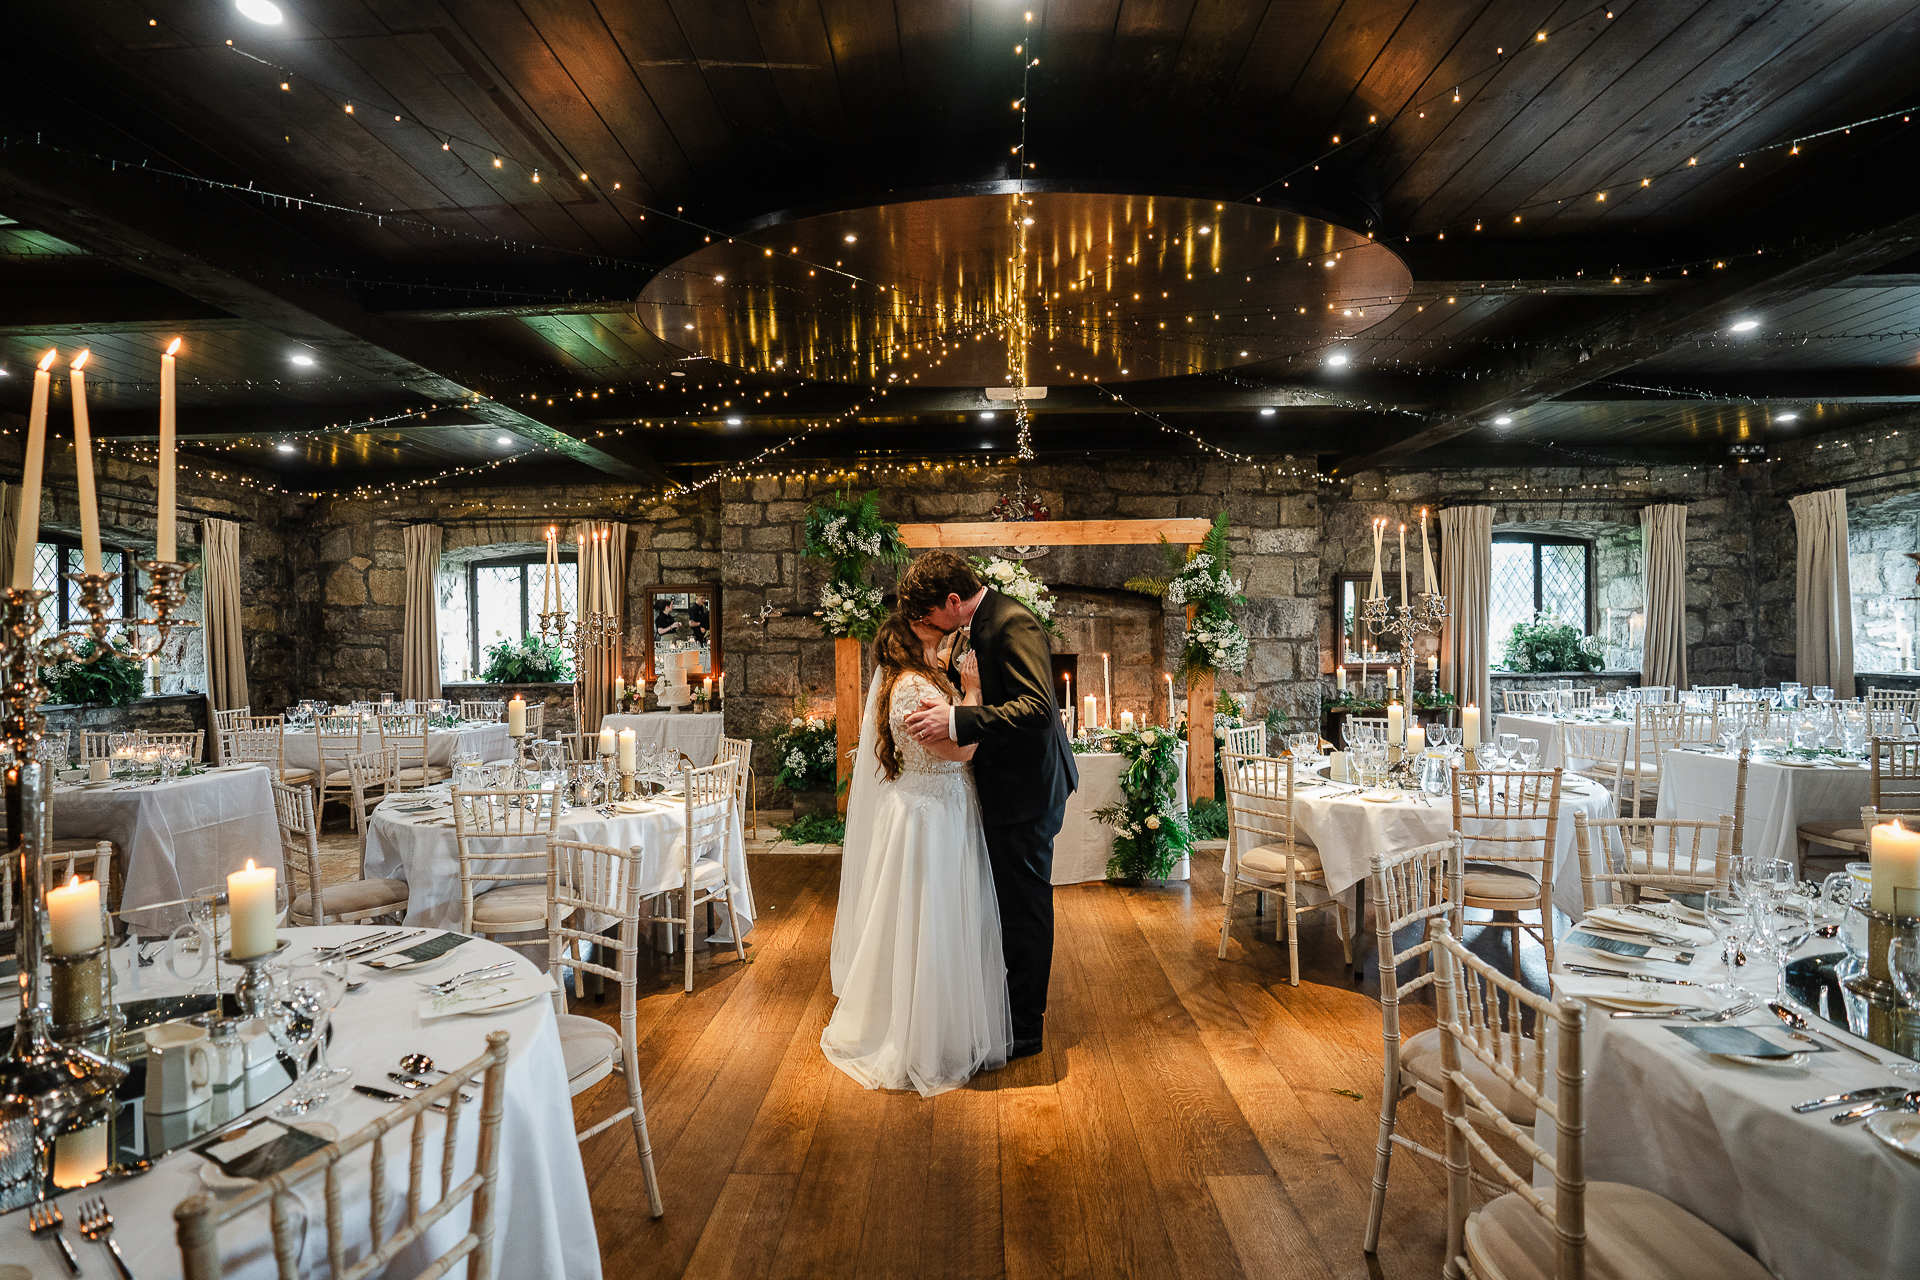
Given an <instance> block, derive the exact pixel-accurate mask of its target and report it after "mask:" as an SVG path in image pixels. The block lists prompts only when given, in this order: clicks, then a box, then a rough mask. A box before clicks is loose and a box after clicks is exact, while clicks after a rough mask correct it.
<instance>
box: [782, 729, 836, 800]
mask: <svg viewBox="0 0 1920 1280" xmlns="http://www.w3.org/2000/svg"><path fill="white" fill-rule="evenodd" d="M839 755H840V744H839V741H838V739H837V737H836V736H835V732H834V724H833V721H831V720H827V719H823V718H822V717H820V716H810V715H795V716H794V717H793V719H791V720H789V721H788V722H787V727H786V728H785V729H783V730H781V732H780V735H779V736H778V737H776V738H775V739H774V740H773V758H774V759H775V760H778V761H779V762H780V772H779V773H778V774H777V775H775V776H776V778H777V779H778V781H779V783H780V785H781V786H783V787H785V788H786V789H787V790H789V791H830V790H832V789H833V784H834V777H835V774H836V773H837V770H836V767H835V766H836V765H837V764H838V762H839Z"/></svg>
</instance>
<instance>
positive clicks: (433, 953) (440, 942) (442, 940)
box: [364, 933, 473, 969]
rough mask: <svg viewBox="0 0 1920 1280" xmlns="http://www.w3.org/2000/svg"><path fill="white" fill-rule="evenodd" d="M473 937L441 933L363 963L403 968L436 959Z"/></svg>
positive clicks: (371, 967)
mask: <svg viewBox="0 0 1920 1280" xmlns="http://www.w3.org/2000/svg"><path fill="white" fill-rule="evenodd" d="M472 941H473V939H472V938H470V937H468V936H467V935H466V934H464V933H443V934H441V935H440V936H439V937H437V938H429V939H427V940H426V941H425V942H422V943H420V944H418V945H416V946H411V947H408V948H407V949H406V950H405V951H394V952H390V953H389V954H387V955H384V956H381V957H380V958H379V959H378V960H368V961H365V962H364V963H365V964H366V966H367V968H369V969H404V968H406V967H407V966H408V965H415V964H422V963H424V962H426V961H428V960H438V959H439V958H440V957H441V956H443V955H445V954H447V952H449V951H451V950H453V949H454V948H455V947H463V946H465V945H466V944H467V943H469V942H472Z"/></svg>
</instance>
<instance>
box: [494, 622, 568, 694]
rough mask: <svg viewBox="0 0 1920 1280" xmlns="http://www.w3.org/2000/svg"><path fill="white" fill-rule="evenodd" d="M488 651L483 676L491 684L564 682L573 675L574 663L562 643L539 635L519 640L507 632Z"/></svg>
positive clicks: (530, 635)
mask: <svg viewBox="0 0 1920 1280" xmlns="http://www.w3.org/2000/svg"><path fill="white" fill-rule="evenodd" d="M495 634H498V633H497V632H496V633H495ZM486 655H487V665H486V666H485V667H483V668H481V671H480V679H481V680H482V681H484V682H485V683H487V684H552V683H561V684H564V683H566V682H567V681H569V680H572V679H573V664H572V663H571V662H569V661H568V660H567V655H566V654H565V653H564V652H563V651H562V650H561V648H560V646H559V645H557V644H548V643H547V642H546V641H544V640H542V639H541V638H540V637H539V636H536V635H532V634H529V635H526V636H523V637H521V638H520V639H518V640H509V639H507V638H505V637H504V636H503V637H501V638H500V639H499V640H496V641H494V642H493V643H492V644H490V645H488V646H487V648H486Z"/></svg>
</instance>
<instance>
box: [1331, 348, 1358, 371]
mask: <svg viewBox="0 0 1920 1280" xmlns="http://www.w3.org/2000/svg"><path fill="white" fill-rule="evenodd" d="M1350 359H1352V357H1351V356H1349V355H1348V354H1347V353H1346V352H1344V351H1336V352H1334V353H1333V354H1332V355H1330V356H1328V357H1327V363H1328V364H1330V365H1332V366H1333V367H1334V368H1336V369H1341V368H1345V367H1346V364H1347V361H1348V360H1350Z"/></svg>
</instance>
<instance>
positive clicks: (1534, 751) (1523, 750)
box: [1519, 738, 1540, 769]
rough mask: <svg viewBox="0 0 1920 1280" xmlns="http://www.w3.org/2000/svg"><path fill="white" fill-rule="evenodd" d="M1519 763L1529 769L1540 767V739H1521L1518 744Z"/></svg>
mask: <svg viewBox="0 0 1920 1280" xmlns="http://www.w3.org/2000/svg"><path fill="white" fill-rule="evenodd" d="M1519 747H1520V763H1521V764H1523V765H1525V766H1526V767H1527V768H1529V769H1538V768H1539V767H1540V739H1538V738H1522V739H1520V743H1519Z"/></svg>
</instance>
